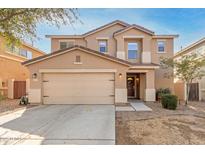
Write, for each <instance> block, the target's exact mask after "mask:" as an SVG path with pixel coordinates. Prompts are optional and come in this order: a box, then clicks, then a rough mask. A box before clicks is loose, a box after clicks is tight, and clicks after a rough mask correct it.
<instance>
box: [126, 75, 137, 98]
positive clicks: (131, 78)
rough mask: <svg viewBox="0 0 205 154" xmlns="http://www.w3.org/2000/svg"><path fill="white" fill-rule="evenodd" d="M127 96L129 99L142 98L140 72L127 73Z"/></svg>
mask: <svg viewBox="0 0 205 154" xmlns="http://www.w3.org/2000/svg"><path fill="white" fill-rule="evenodd" d="M127 97H128V99H131V98H133V99H140V75H139V74H127Z"/></svg>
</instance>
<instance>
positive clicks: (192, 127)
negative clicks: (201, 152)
mask: <svg viewBox="0 0 205 154" xmlns="http://www.w3.org/2000/svg"><path fill="white" fill-rule="evenodd" d="M145 105H147V106H148V107H150V108H152V110H153V111H151V112H116V144H205V102H190V103H189V105H188V106H185V105H183V104H181V105H179V106H178V108H177V110H175V111H172V110H166V109H163V108H162V107H161V104H160V103H145Z"/></svg>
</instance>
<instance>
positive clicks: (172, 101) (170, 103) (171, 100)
mask: <svg viewBox="0 0 205 154" xmlns="http://www.w3.org/2000/svg"><path fill="white" fill-rule="evenodd" d="M162 107H163V108H165V109H170V110H176V108H177V96H176V95H171V94H163V95H162Z"/></svg>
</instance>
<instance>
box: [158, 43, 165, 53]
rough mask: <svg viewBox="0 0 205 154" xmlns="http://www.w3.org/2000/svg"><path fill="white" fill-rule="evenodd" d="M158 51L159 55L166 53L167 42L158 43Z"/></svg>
mask: <svg viewBox="0 0 205 154" xmlns="http://www.w3.org/2000/svg"><path fill="white" fill-rule="evenodd" d="M157 50H158V52H159V53H164V52H165V41H158V42H157Z"/></svg>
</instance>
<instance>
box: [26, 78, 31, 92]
mask: <svg viewBox="0 0 205 154" xmlns="http://www.w3.org/2000/svg"><path fill="white" fill-rule="evenodd" d="M29 89H30V79H26V93H27V94H28V93H29Z"/></svg>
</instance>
